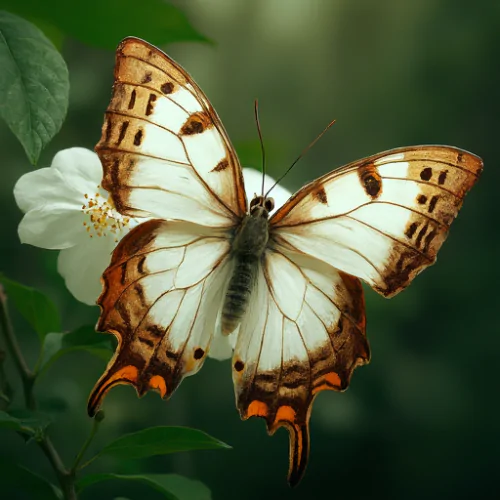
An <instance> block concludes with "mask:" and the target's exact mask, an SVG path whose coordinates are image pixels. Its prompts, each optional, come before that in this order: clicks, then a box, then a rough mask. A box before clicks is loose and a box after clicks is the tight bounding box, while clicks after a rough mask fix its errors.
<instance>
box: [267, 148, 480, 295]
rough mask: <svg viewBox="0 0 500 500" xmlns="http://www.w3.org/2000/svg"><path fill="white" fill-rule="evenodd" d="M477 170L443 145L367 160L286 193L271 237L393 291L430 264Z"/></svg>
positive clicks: (476, 163) (472, 159)
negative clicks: (287, 197) (293, 193)
mask: <svg viewBox="0 0 500 500" xmlns="http://www.w3.org/2000/svg"><path fill="white" fill-rule="evenodd" d="M481 169H482V161H481V160H480V159H479V158H478V157H476V156H474V155H472V154H471V153H467V152H466V151H463V150H460V149H457V148H452V147H448V146H418V147H414V148H405V149H401V150H392V151H389V152H387V153H381V154H380V155H376V156H373V157H370V158H365V159H364V160H360V161H357V162H355V163H353V164H351V165H347V166H346V167H343V168H341V169H339V170H336V171H334V172H332V173H330V174H327V175H325V176H324V177H321V178H320V179H318V180H316V181H314V182H312V183H311V184H309V185H307V186H305V187H304V188H302V189H301V190H300V191H299V192H298V193H296V194H295V195H294V196H292V198H290V200H289V201H288V202H287V203H286V204H285V205H284V206H283V207H282V208H281V209H279V210H278V211H277V212H276V214H275V215H274V216H273V217H272V218H271V230H272V233H271V237H272V239H273V240H274V244H275V245H276V247H277V248H282V249H283V250H286V251H291V252H296V253H304V254H307V255H311V256H313V257H315V258H318V259H320V260H322V261H324V262H326V263H328V264H330V265H332V266H334V267H336V268H337V269H340V270H342V271H344V272H346V273H349V274H351V275H353V276H357V277H359V278H361V279H363V280H364V281H366V282H367V283H368V284H370V285H371V286H372V287H373V288H374V289H375V290H377V291H378V292H380V293H381V294H383V295H385V296H392V295H394V294H396V293H398V292H399V291H401V290H402V289H403V288H405V287H406V286H407V285H408V284H409V283H410V282H411V280H412V279H413V278H414V277H415V276H416V274H418V273H419V272H420V271H422V270H423V269H425V267H427V266H429V265H430V264H432V263H434V261H435V259H436V254H437V252H438V250H439V248H440V247H441V245H442V243H443V242H444V240H445V239H446V236H447V233H448V228H449V226H450V224H451V222H452V221H453V219H454V218H455V217H456V215H457V213H458V210H459V209H460V207H461V205H462V200H463V197H464V196H465V194H466V193H467V191H468V190H469V189H470V188H471V187H472V185H473V184H474V182H475V181H476V180H477V177H478V175H479V174H480V172H481Z"/></svg>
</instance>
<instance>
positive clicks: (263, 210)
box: [250, 195, 274, 219]
mask: <svg viewBox="0 0 500 500" xmlns="http://www.w3.org/2000/svg"><path fill="white" fill-rule="evenodd" d="M273 208H274V199H273V198H267V197H265V196H257V195H255V196H254V197H253V200H252V201H251V202H250V215H251V216H252V217H264V218H266V219H267V218H268V217H269V212H271V210H272V209H273Z"/></svg>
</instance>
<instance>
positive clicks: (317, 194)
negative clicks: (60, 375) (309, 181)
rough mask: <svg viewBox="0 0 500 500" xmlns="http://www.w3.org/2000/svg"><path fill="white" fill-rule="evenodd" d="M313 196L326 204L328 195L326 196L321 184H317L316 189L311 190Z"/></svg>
mask: <svg viewBox="0 0 500 500" xmlns="http://www.w3.org/2000/svg"><path fill="white" fill-rule="evenodd" d="M313 196H314V197H315V198H316V199H317V200H318V201H319V202H320V203H323V205H328V197H327V196H326V191H325V188H324V187H323V186H319V187H318V189H316V190H315V191H313Z"/></svg>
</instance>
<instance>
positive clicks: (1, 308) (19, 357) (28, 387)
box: [0, 284, 77, 500]
mask: <svg viewBox="0 0 500 500" xmlns="http://www.w3.org/2000/svg"><path fill="white" fill-rule="evenodd" d="M0 326H1V330H2V332H3V335H4V338H5V343H6V344H7V348H8V349H9V351H10V353H11V355H12V357H13V359H14V363H15V365H16V368H17V370H18V372H19V375H20V377H21V380H22V381H23V389H24V399H25V400H26V407H27V408H29V409H30V410H35V409H36V400H35V396H34V394H33V385H34V383H35V378H36V376H35V374H34V373H33V372H32V371H31V370H30V369H29V367H28V365H27V363H26V360H25V359H24V356H23V353H22V351H21V349H20V347H19V343H18V342H17V339H16V336H15V334H14V328H13V326H12V322H11V321H10V316H9V311H8V309H7V296H6V294H5V291H4V289H3V286H2V285H1V284H0ZM37 443H38V445H39V446H40V448H41V449H42V451H43V452H44V454H45V456H46V457H47V458H48V460H49V462H50V464H51V465H52V467H53V468H54V471H55V473H56V476H57V478H58V480H59V483H60V485H61V489H62V491H63V494H64V499H65V500H77V496H76V490H75V474H74V472H73V471H68V470H67V469H66V467H65V466H64V464H63V463H62V460H61V457H60V456H59V453H58V452H57V450H56V449H55V447H54V445H53V444H52V441H51V440H50V438H49V437H48V436H46V435H43V437H41V438H40V439H39V440H37Z"/></svg>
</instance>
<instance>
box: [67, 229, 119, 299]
mask: <svg viewBox="0 0 500 500" xmlns="http://www.w3.org/2000/svg"><path fill="white" fill-rule="evenodd" d="M114 247H115V242H114V240H113V238H110V237H101V238H97V237H94V238H92V239H90V238H89V242H88V243H87V244H80V245H76V246H74V247H73V248H67V249H65V250H61V252H60V253H59V258H58V260H57V270H58V271H59V274H60V275H61V276H62V277H63V278H64V281H65V283H66V287H67V288H68V290H69V291H70V292H71V293H72V294H73V296H74V297H75V298H76V299H77V300H79V301H80V302H83V303H84V304H88V305H95V303H96V300H97V297H99V294H100V293H101V275H102V273H103V272H104V270H105V269H106V267H107V266H108V265H109V263H110V261H111V252H112V251H113V248H114Z"/></svg>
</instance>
